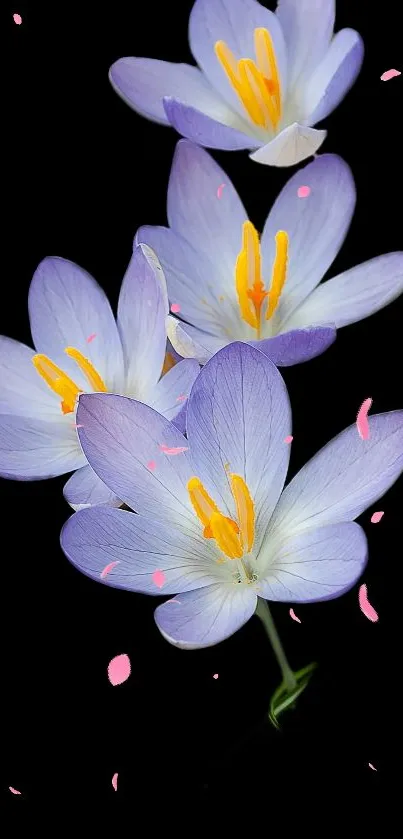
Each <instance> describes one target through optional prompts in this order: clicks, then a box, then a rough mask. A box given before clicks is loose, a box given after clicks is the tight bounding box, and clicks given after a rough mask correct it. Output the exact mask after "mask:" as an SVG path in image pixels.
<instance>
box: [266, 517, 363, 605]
mask: <svg viewBox="0 0 403 839" xmlns="http://www.w3.org/2000/svg"><path fill="white" fill-rule="evenodd" d="M367 556H368V549H367V539H366V536H365V533H364V531H363V529H362V528H361V527H360V526H359V525H358V524H356V523H355V522H342V523H340V524H330V525H327V526H325V527H318V528H316V527H315V528H313V529H312V530H305V531H303V532H302V533H298V532H297V533H295V534H294V535H292V536H289V537H286V536H285V537H284V539H283V540H282V541H281V542H280V543H276V546H275V547H274V546H272V545H271V546H270V558H269V564H268V567H267V568H266V571H265V572H263V571H261V573H264V577H263V579H260V580H259V594H261V596H262V597H264V598H265V599H266V600H280V601H283V602H286V603H312V602H316V601H320V600H332V599H333V598H335V597H340V595H342V594H344V593H345V592H346V591H348V590H349V589H350V588H351V587H352V586H353V585H354V584H355V583H356V582H357V580H358V579H359V577H360V576H361V574H362V572H363V570H364V568H365V565H366V562H367ZM267 559H268V558H267V557H265V556H264V550H262V552H261V556H260V557H259V558H258V561H259V564H260V566H261V567H262V566H263V567H264V565H265V560H266V562H267Z"/></svg>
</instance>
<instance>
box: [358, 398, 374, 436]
mask: <svg viewBox="0 0 403 839" xmlns="http://www.w3.org/2000/svg"><path fill="white" fill-rule="evenodd" d="M371 405H372V399H371V398H370V397H369V398H368V399H364V402H363V403H362V405H361V408H360V410H359V411H358V414H357V420H356V423H357V431H358V433H359V435H360V437H361V440H369V425H368V411H369V409H370V407H371Z"/></svg>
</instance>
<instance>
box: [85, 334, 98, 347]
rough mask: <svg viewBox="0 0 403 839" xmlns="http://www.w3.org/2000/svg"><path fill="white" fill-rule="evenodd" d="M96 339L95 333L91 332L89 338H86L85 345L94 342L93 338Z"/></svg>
mask: <svg viewBox="0 0 403 839" xmlns="http://www.w3.org/2000/svg"><path fill="white" fill-rule="evenodd" d="M96 337H97V333H96V332H92V333H91V335H89V336H88V338H87V344H90V343H91V341H93V340H94V338H96Z"/></svg>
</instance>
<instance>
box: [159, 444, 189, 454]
mask: <svg viewBox="0 0 403 839" xmlns="http://www.w3.org/2000/svg"><path fill="white" fill-rule="evenodd" d="M160 449H161V451H162V452H164V454H182V452H187V451H189V447H188V446H173V447H172V448H170V447H169V446H166V445H165V443H160Z"/></svg>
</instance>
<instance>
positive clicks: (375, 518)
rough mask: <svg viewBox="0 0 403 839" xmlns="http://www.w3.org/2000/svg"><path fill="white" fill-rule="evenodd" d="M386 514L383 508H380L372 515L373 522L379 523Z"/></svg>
mask: <svg viewBox="0 0 403 839" xmlns="http://www.w3.org/2000/svg"><path fill="white" fill-rule="evenodd" d="M384 515H385V513H384V512H383V510H379V511H378V512H377V513H373V514H372V516H371V522H372V524H378V521H380V520H381V518H383V516H384Z"/></svg>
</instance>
